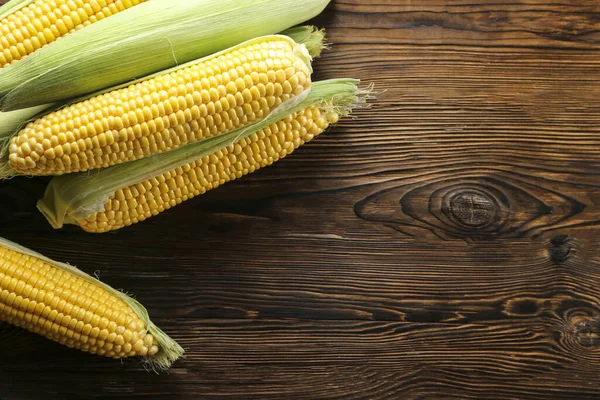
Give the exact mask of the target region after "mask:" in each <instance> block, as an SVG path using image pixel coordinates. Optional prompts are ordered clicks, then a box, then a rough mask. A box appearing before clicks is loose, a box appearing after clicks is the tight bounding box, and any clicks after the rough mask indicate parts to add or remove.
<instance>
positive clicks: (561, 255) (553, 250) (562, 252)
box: [548, 235, 575, 263]
mask: <svg viewBox="0 0 600 400" xmlns="http://www.w3.org/2000/svg"><path fill="white" fill-rule="evenodd" d="M574 245H575V240H574V239H573V238H571V237H569V236H567V235H561V236H556V237H554V238H552V240H551V241H550V250H549V251H548V253H549V256H550V260H552V261H553V262H555V263H560V262H564V261H567V259H568V258H569V256H570V255H571V254H572V253H573V248H574Z"/></svg>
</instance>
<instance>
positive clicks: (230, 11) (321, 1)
mask: <svg viewBox="0 0 600 400" xmlns="http://www.w3.org/2000/svg"><path fill="white" fill-rule="evenodd" d="M328 3H329V0H303V1H297V0H221V1H214V0H152V1H148V2H145V3H142V4H139V5H136V6H135V7H132V8H129V9H127V10H124V11H122V12H120V13H118V14H115V15H113V16H111V17H110V18H106V19H104V20H101V21H98V22H96V23H94V24H92V25H90V26H88V27H86V28H85V29H81V30H79V31H76V32H73V33H71V34H69V35H67V36H65V37H63V38H61V39H60V40H57V41H56V42H54V43H52V44H51V45H48V46H46V47H44V48H42V49H40V50H39V51H38V52H36V54H35V55H33V56H31V57H26V58H24V59H22V60H20V61H19V62H18V63H14V64H12V65H10V66H7V67H5V68H2V69H1V70H0V96H1V97H2V100H1V102H0V110H2V111H8V110H14V109H18V108H24V107H29V106H34V105H38V104H44V103H53V102H57V101H61V100H64V99H67V98H73V97H78V96H82V95H84V94H86V93H93V92H95V91H98V90H101V89H103V88H106V87H111V86H115V85H119V84H122V83H125V82H128V81H131V80H134V79H137V78H140V77H143V76H147V75H149V74H152V73H156V72H158V71H162V70H165V69H168V68H171V67H173V66H176V65H180V64H184V63H187V62H189V61H191V60H194V59H197V58H199V57H202V56H205V55H208V54H212V53H214V52H216V51H219V50H222V49H225V48H228V47H231V46H233V45H235V44H237V43H240V42H243V41H245V40H248V39H251V38H254V37H257V36H263V35H268V34H274V33H277V32H281V31H283V30H285V29H287V28H290V27H292V26H294V25H297V24H299V23H302V22H304V21H306V20H308V19H310V18H312V17H314V16H316V15H318V14H319V13H320V12H321V11H323V9H324V8H325V6H326V5H327V4H328Z"/></svg>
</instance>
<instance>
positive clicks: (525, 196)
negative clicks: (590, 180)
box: [354, 170, 586, 258]
mask: <svg viewBox="0 0 600 400" xmlns="http://www.w3.org/2000/svg"><path fill="white" fill-rule="evenodd" d="M477 172H478V171H476V170H474V171H472V172H469V173H468V174H465V175H461V174H459V173H454V172H448V175H442V176H431V177H430V178H429V179H416V180H415V181H410V180H406V181H403V180H399V181H395V182H394V185H395V186H393V187H388V188H386V189H383V190H379V191H375V192H374V193H372V194H370V195H369V196H367V197H365V198H364V199H362V200H360V201H358V202H357V203H356V204H355V208H354V211H355V213H356V215H357V216H358V217H360V218H362V219H364V220H367V221H374V222H378V223H381V224H383V225H385V226H386V227H390V228H393V229H395V230H396V231H397V232H400V233H402V234H405V235H411V236H420V235H422V234H423V231H422V230H423V229H426V230H429V231H431V232H432V233H433V234H435V235H436V236H438V237H439V238H442V239H447V238H461V239H465V240H496V239H498V238H509V237H510V238H514V237H537V236H539V235H541V234H542V233H544V232H545V231H547V230H549V229H554V228H555V227H556V226H560V224H564V222H565V221H567V220H570V219H572V218H574V217H575V216H576V215H578V214H579V213H581V212H583V211H584V210H585V208H586V206H585V204H583V203H580V202H578V201H577V200H576V199H573V198H571V197H568V196H564V195H562V194H561V193H559V192H557V191H555V190H554V189H553V188H552V185H551V184H545V183H544V182H543V181H540V180H539V179H535V180H532V181H531V182H526V181H524V180H523V178H522V177H520V176H516V175H515V176H513V175H510V174H509V175H506V176H495V175H493V174H490V173H486V174H487V175H485V174H478V173H477ZM558 247H560V246H558ZM571 251H572V250H571ZM565 254H566V253H564V254H562V255H561V252H560V251H559V252H557V256H556V257H558V258H562V257H564V256H565Z"/></svg>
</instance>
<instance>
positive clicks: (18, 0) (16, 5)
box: [0, 0, 35, 19]
mask: <svg viewBox="0 0 600 400" xmlns="http://www.w3.org/2000/svg"><path fill="white" fill-rule="evenodd" d="M34 1H35V0H10V1H9V2H8V3H6V4H4V5H2V7H0V19H4V18H6V17H8V16H9V15H11V14H14V13H15V12H16V11H19V10H20V9H21V8H23V7H27V6H28V5H29V4H31V3H33V2H34Z"/></svg>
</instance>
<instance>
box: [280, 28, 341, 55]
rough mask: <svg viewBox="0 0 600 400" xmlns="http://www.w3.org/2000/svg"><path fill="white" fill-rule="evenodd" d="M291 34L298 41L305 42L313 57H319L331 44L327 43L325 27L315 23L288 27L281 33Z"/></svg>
mask: <svg viewBox="0 0 600 400" xmlns="http://www.w3.org/2000/svg"><path fill="white" fill-rule="evenodd" d="M281 34H282V35H285V36H289V37H290V38H292V39H293V40H294V41H295V42H296V43H301V44H304V45H305V46H306V48H307V50H308V53H309V54H310V56H311V57H312V58H317V57H319V56H320V55H321V53H322V52H323V50H327V49H328V48H329V45H328V44H327V43H325V38H326V35H325V29H319V28H318V27H316V26H314V25H302V26H296V27H294V28H290V29H287V30H285V31H283V32H282V33H281Z"/></svg>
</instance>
